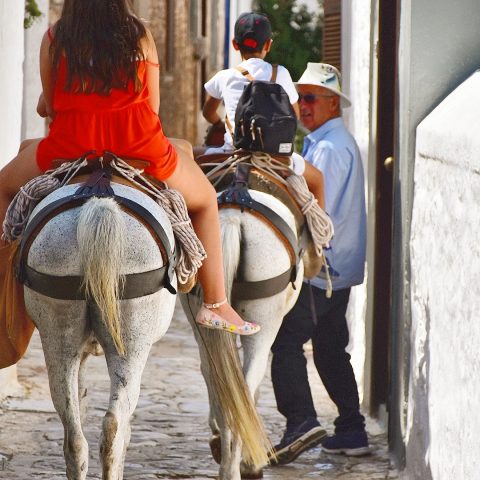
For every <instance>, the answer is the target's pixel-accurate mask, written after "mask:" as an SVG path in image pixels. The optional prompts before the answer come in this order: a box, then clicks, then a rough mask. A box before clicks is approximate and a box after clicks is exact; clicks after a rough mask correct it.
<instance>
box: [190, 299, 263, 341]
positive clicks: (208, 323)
mask: <svg viewBox="0 0 480 480" xmlns="http://www.w3.org/2000/svg"><path fill="white" fill-rule="evenodd" d="M225 303H227V299H225V300H222V301H221V302H219V303H210V304H209V303H204V304H203V305H202V306H201V307H200V310H199V311H198V313H197V316H196V317H195V322H196V323H198V324H199V325H201V326H202V327H205V328H211V329H213V330H223V331H225V332H230V333H235V334H237V335H253V334H255V333H257V332H258V331H260V325H257V324H256V323H252V322H245V323H244V324H243V325H241V326H239V325H234V324H233V323H230V322H228V321H227V320H225V319H224V318H223V317H221V316H220V315H218V314H217V313H215V312H212V311H211V310H210V308H218V307H219V306H221V305H224V304H225Z"/></svg>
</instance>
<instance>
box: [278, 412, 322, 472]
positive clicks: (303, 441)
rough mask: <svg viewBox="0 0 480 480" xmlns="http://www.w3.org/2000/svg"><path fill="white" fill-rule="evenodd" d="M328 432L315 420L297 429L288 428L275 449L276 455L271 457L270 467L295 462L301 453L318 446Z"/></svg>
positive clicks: (306, 421)
mask: <svg viewBox="0 0 480 480" xmlns="http://www.w3.org/2000/svg"><path fill="white" fill-rule="evenodd" d="M326 436H327V432H326V431H325V430H324V429H323V428H322V427H321V426H320V424H319V423H318V421H317V420H316V419H315V418H313V419H308V420H305V421H304V422H303V423H302V424H300V425H298V426H297V427H295V428H287V430H286V431H285V434H284V435H283V438H282V440H281V442H280V443H279V444H278V445H275V447H274V448H273V450H274V452H275V455H272V456H271V457H270V465H286V464H287V463H290V462H293V461H294V460H295V459H296V458H297V457H298V456H299V455H300V454H301V453H303V452H305V451H306V450H309V449H310V448H313V447H315V446H317V445H318V444H319V443H320V442H321V441H322V439H323V438H324V437H326Z"/></svg>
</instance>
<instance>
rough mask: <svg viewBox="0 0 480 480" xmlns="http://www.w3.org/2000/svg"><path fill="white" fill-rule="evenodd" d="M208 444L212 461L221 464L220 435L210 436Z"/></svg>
mask: <svg viewBox="0 0 480 480" xmlns="http://www.w3.org/2000/svg"><path fill="white" fill-rule="evenodd" d="M208 443H209V445H210V451H211V452H212V457H213V459H214V460H215V461H216V462H217V463H218V464H219V465H220V463H221V462H222V439H221V438H220V435H212V438H210V441H209V442H208Z"/></svg>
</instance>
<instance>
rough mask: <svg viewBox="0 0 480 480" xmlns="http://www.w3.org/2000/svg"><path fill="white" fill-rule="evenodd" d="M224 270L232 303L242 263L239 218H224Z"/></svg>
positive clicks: (222, 230)
mask: <svg viewBox="0 0 480 480" xmlns="http://www.w3.org/2000/svg"><path fill="white" fill-rule="evenodd" d="M221 232H222V253H223V270H224V275H225V290H226V292H227V297H228V300H229V301H230V300H231V298H230V296H231V293H232V287H233V280H234V279H235V275H236V273H237V269H238V264H239V262H240V241H241V238H242V237H241V236H242V232H241V230H240V218H239V217H238V216H228V217H223V219H222V222H221Z"/></svg>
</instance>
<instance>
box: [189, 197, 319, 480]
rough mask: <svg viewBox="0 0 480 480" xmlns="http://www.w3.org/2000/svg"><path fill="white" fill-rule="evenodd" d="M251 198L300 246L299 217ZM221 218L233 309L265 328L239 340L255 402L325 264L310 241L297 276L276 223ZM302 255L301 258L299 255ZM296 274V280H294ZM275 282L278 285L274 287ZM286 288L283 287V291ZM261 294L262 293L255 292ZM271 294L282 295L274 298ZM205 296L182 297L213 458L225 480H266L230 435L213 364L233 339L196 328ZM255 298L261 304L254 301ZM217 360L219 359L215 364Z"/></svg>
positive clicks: (226, 212) (244, 216)
mask: <svg viewBox="0 0 480 480" xmlns="http://www.w3.org/2000/svg"><path fill="white" fill-rule="evenodd" d="M248 192H249V194H250V196H251V197H252V199H253V200H254V201H255V202H258V203H259V204H260V205H263V206H264V207H266V208H267V209H269V210H271V211H273V212H274V214H276V215H277V216H278V217H281V219H283V222H284V223H285V225H286V226H288V228H289V229H290V231H291V234H292V235H293V236H294V239H293V240H294V241H297V242H298V241H300V239H299V238H297V233H296V232H297V228H296V223H295V217H294V214H293V212H292V211H291V209H290V208H288V207H287V206H286V205H285V204H284V203H283V202H281V201H280V200H279V199H277V198H275V197H274V196H272V195H270V194H268V193H265V192H261V191H255V190H248ZM247 203H248V200H247ZM219 214H220V223H221V229H222V248H223V258H224V265H225V282H226V287H227V292H228V295H229V297H231V300H232V303H233V306H234V308H235V309H236V310H237V311H238V312H240V314H241V315H242V317H243V318H244V319H245V320H247V321H251V322H256V323H258V324H260V325H261V327H262V328H261V330H260V332H259V333H257V334H255V335H251V336H241V337H240V341H241V346H242V350H243V372H244V375H245V379H246V382H247V384H248V387H249V389H250V393H251V396H252V398H254V399H255V400H256V399H257V397H258V387H259V385H260V383H261V382H262V380H263V377H264V375H265V371H266V368H267V363H268V357H269V352H270V347H271V346H272V344H273V342H274V340H275V337H276V335H277V332H278V330H279V328H280V326H281V323H282V320H283V317H284V316H285V315H286V313H287V312H288V311H289V310H290V309H291V308H292V307H293V305H294V304H295V302H296V300H297V297H298V295H299V292H300V287H301V283H302V281H303V278H304V271H305V270H308V272H307V274H308V276H309V277H312V276H314V275H316V274H317V273H318V272H319V270H320V268H321V266H322V262H321V260H320V259H319V258H318V257H316V256H314V255H313V248H312V244H311V240H310V238H309V243H308V244H307V248H306V252H305V255H303V258H300V259H299V260H300V261H299V263H298V266H297V268H296V271H295V269H293V268H292V263H293V259H292V251H291V250H292V249H291V248H289V245H288V241H286V238H284V236H283V235H282V234H281V233H280V232H279V231H278V228H276V226H275V227H274V226H272V225H271V222H269V221H265V219H263V218H262V215H259V214H258V212H256V211H253V210H249V209H248V208H246V209H245V210H244V211H243V212H242V211H241V210H240V208H235V207H233V206H232V207H229V206H226V207H225V208H221V209H220V213H219ZM277 226H278V225H277ZM302 253H303V252H300V255H302ZM293 256H294V254H293ZM289 272H290V273H289ZM292 273H293V278H291V274H292ZM275 278H276V280H274V281H272V279H275ZM280 279H282V280H280ZM289 280H291V281H289ZM255 282H258V283H255ZM274 282H275V284H274ZM282 283H283V287H281V285H282ZM235 284H236V285H235ZM257 289H261V291H257V292H256V290H257ZM264 289H265V291H264V292H263V293H262V291H263V290H264ZM279 289H280V291H278V290H279ZM232 292H233V293H232ZM255 292H256V294H255ZM272 292H277V293H274V294H273V295H272ZM201 296H202V293H201V291H200V290H199V289H194V290H192V292H191V293H189V294H188V295H181V300H182V305H183V307H184V310H185V312H186V314H187V317H188V318H189V321H190V323H191V324H192V326H193V327H194V331H195V333H196V337H197V342H198V344H199V349H200V355H201V359H202V373H203V375H204V377H205V380H206V383H207V388H208V392H209V396H210V407H211V409H210V428H211V429H212V433H213V436H212V439H211V441H210V447H211V450H212V455H213V457H214V459H215V460H216V461H217V462H219V463H220V479H221V480H240V478H261V477H262V470H261V468H258V466H257V467H255V466H254V465H252V464H251V463H247V462H245V461H244V458H242V457H243V456H244V455H243V452H242V444H241V441H240V440H239V439H238V437H235V435H233V434H232V432H231V431H230V428H229V421H228V419H225V418H224V417H223V416H222V411H221V409H220V408H219V405H220V401H219V400H218V398H216V395H215V393H214V391H213V389H212V378H213V375H212V371H211V369H212V363H217V366H215V368H218V365H219V364H221V362H222V358H225V357H224V353H223V352H224V351H225V350H226V348H225V342H230V341H231V338H232V337H233V336H232V335H231V334H226V333H223V332H217V331H212V330H208V331H206V330H205V329H202V328H201V327H200V328H198V327H196V326H195V325H194V320H193V319H194V316H195V314H196V311H197V309H198V308H199V306H200V304H201ZM252 296H254V297H259V298H253V299H252V298H251V297H252ZM245 297H246V298H245ZM249 297H250V298H249ZM212 352H213V353H212ZM212 355H215V356H214V360H213V362H212ZM226 368H229V367H228V366H227V367H226Z"/></svg>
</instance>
